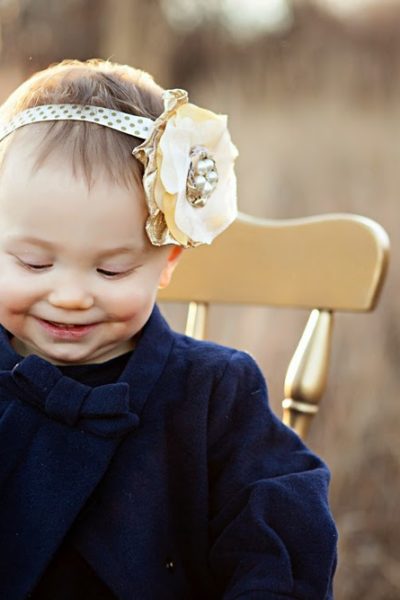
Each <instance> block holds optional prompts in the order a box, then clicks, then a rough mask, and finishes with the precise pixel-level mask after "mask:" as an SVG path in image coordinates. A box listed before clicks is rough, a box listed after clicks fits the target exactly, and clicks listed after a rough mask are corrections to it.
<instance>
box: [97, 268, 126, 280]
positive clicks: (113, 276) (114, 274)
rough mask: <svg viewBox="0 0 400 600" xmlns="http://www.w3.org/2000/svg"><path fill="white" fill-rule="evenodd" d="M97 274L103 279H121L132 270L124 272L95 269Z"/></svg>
mask: <svg viewBox="0 0 400 600" xmlns="http://www.w3.org/2000/svg"><path fill="white" fill-rule="evenodd" d="M96 271H97V273H100V275H104V277H108V278H109V279H116V278H117V277H123V276H124V275H127V274H128V273H131V272H132V269H129V270H126V271H109V270H108V269H96Z"/></svg>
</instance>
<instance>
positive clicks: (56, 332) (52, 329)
mask: <svg viewBox="0 0 400 600" xmlns="http://www.w3.org/2000/svg"><path fill="white" fill-rule="evenodd" d="M37 321H38V322H39V323H40V325H41V326H42V327H43V329H44V330H45V331H46V332H47V333H49V334H50V335H51V336H52V337H54V338H57V339H59V340H69V341H71V340H79V339H81V338H83V337H84V336H85V335H87V334H88V333H90V332H91V331H93V329H95V327H96V326H97V323H93V324H92V325H74V327H62V326H59V325H54V324H53V323H50V321H44V320H43V319H37Z"/></svg>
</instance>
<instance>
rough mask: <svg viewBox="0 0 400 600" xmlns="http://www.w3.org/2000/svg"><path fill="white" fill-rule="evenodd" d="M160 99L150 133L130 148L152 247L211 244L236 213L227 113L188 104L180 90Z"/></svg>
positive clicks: (169, 91) (186, 97) (234, 179)
mask: <svg viewBox="0 0 400 600" xmlns="http://www.w3.org/2000/svg"><path fill="white" fill-rule="evenodd" d="M163 99H164V112H163V113H162V115H161V116H160V117H159V118H158V119H157V120H156V122H155V126H154V130H153V131H152V133H151V135H150V137H149V138H148V139H147V140H146V141H145V142H144V143H143V144H141V145H140V146H137V147H136V148H135V149H134V150H133V155H134V156H136V158H138V159H139V160H140V161H141V162H142V163H143V164H144V167H145V172H144V176H143V185H144V190H145V195H146V199H147V203H148V207H149V213H150V214H149V218H148V220H147V223H146V231H147V233H148V235H149V238H150V240H151V242H152V243H153V244H155V245H157V246H161V245H164V244H176V245H180V246H184V247H190V246H198V245H199V244H210V243H211V242H212V240H213V239H214V238H215V237H216V236H217V235H218V234H219V233H221V232H222V231H223V230H224V229H226V227H228V225H230V224H231V223H232V221H233V220H234V219H235V218H236V215H237V207H236V177H235V173H234V161H235V158H236V157H237V155H238V152H237V149H236V147H235V146H234V145H233V143H232V142H231V138H230V135H229V132H228V130H227V117H226V116H225V115H217V114H215V113H213V112H211V111H208V110H205V109H203V108H199V107H197V106H195V105H193V104H190V103H188V96H187V93H186V92H185V91H183V90H168V91H166V92H165V93H164V95H163Z"/></svg>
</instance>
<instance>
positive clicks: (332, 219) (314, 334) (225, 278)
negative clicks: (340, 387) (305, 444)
mask: <svg viewBox="0 0 400 600" xmlns="http://www.w3.org/2000/svg"><path fill="white" fill-rule="evenodd" d="M388 257H389V240H388V236H387V234H386V232H385V230H384V229H383V228H382V227H381V226H380V225H378V224H377V223H376V222H375V221H372V220H371V219H367V218H365V217H360V216H357V215H349V214H331V215H323V216H316V217H308V218H303V219H291V220H282V221H270V220H265V219H260V218H255V217H250V216H248V215H244V214H239V216H238V218H237V219H236V221H235V222H234V223H233V225H231V227H230V228H229V229H228V230H227V231H226V232H225V233H224V234H222V235H221V236H220V237H219V238H218V239H217V240H215V242H214V243H213V244H212V245H211V246H202V247H199V248H196V249H194V250H188V251H186V252H185V253H184V256H183V258H182V260H181V263H180V265H179V266H178V268H177V270H176V272H175V274H174V277H173V280H172V283H171V284H170V286H169V287H168V288H166V289H165V290H162V291H161V292H160V294H159V299H160V300H162V301H171V302H188V303H189V312H188V319H187V326H186V333H187V334H188V335H192V336H193V337H196V338H198V339H202V338H204V337H205V335H206V324H207V309H208V306H209V304H211V303H226V304H246V305H268V306H278V307H298V308H307V309H310V310H311V314H310V318H309V320H308V323H307V325H306V327H305V330H304V333H303V335H302V337H301V339H300V342H299V344H298V346H297V348H296V351H295V353H294V355H293V358H292V360H291V362H290V364H289V367H288V370H287V374H286V378H285V384H284V396H285V398H284V400H283V403H282V404H283V420H284V422H285V423H287V424H288V425H289V426H291V427H293V429H295V430H296V431H297V433H298V434H299V435H300V436H301V437H303V438H304V437H305V436H306V434H307V431H308V428H309V425H310V422H311V419H312V416H313V415H314V414H315V413H316V412H317V410H318V403H319V400H320V398H321V396H322V393H323V391H324V388H325V384H326V378H327V371H328V362H329V353H330V345H331V337H332V325H333V313H334V312H336V311H362V312H365V311H370V310H372V309H373V308H374V307H375V305H376V303H377V300H378V297H379V292H380V290H381V287H382V284H383V281H384V278H385V274H386V269H387V264H388Z"/></svg>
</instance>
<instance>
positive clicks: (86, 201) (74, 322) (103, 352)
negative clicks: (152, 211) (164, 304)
mask: <svg viewBox="0 0 400 600" xmlns="http://www.w3.org/2000/svg"><path fill="white" fill-rule="evenodd" d="M24 138H25V139H26V136H24ZM29 153H32V147H31V148H29V145H28V146H26V145H23V144H22V143H19V140H16V141H15V143H14V144H13V146H12V148H11V149H10V151H9V154H8V155H7V157H6V159H5V163H4V164H3V167H2V171H1V175H0V289H1V296H0V323H1V324H2V325H3V326H4V327H5V328H6V329H7V330H8V331H10V332H11V333H12V335H13V336H14V337H13V342H12V343H13V345H14V347H15V349H16V350H17V351H18V352H19V353H20V354H22V355H27V354H31V353H34V354H37V355H39V356H42V357H43V358H45V359H47V360H49V361H50V362H53V363H56V364H80V363H82V364H83V363H91V362H103V361H105V360H108V359H110V358H113V357H115V356H118V355H120V354H122V353H124V352H127V351H128V350H129V349H131V348H132V347H133V346H134V336H135V335H136V334H137V333H138V332H139V331H140V330H141V329H142V327H143V325H144V324H145V322H146V321H147V319H148V317H149V315H150V313H151V310H152V308H153V305H154V301H155V296H156V293H157V288H158V286H159V284H160V283H161V284H166V283H167V280H168V278H169V275H170V271H171V268H170V267H171V250H170V248H166V247H164V248H156V247H154V246H152V245H151V244H150V242H149V241H148V239H147V237H146V234H145V230H144V224H145V220H146V209H145V205H144V201H143V198H142V197H141V194H142V190H140V189H136V190H132V189H131V190H128V189H127V188H125V187H123V186H120V185H118V184H116V183H112V182H111V181H110V180H109V179H107V177H106V175H102V176H101V177H99V178H98V179H97V180H96V182H95V184H94V185H93V186H92V188H91V189H90V190H89V189H88V187H87V185H86V183H85V181H84V180H83V178H80V177H79V176H78V177H75V176H74V175H73V174H72V172H71V170H70V168H69V166H65V164H63V161H62V159H60V158H59V157H58V158H54V159H53V158H52V159H51V160H49V161H47V162H46V163H45V164H44V165H43V166H42V167H41V168H40V169H39V170H38V171H37V172H35V173H34V172H32V170H31V166H32V163H33V159H34V157H32V155H31V154H29Z"/></svg>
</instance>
